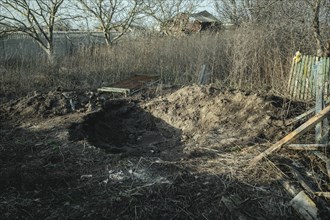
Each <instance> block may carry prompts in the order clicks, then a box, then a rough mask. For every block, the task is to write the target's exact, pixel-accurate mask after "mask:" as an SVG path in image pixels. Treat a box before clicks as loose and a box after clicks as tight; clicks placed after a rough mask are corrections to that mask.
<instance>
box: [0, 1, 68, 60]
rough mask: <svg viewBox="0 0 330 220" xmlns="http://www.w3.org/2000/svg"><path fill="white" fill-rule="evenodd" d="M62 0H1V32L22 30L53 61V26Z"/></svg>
mask: <svg viewBox="0 0 330 220" xmlns="http://www.w3.org/2000/svg"><path fill="white" fill-rule="evenodd" d="M63 2H64V0H34V1H31V0H1V2H0V25H1V26H3V29H2V32H3V33H13V32H23V33H26V34H28V35H29V36H31V37H32V38H33V39H34V40H35V41H36V42H37V43H38V45H39V46H40V47H41V48H42V49H43V50H44V51H45V52H46V54H47V56H48V60H49V61H50V62H52V63H53V62H54V61H55V60H54V26H55V23H56V20H57V18H58V16H59V11H60V7H61V6H62V4H63Z"/></svg>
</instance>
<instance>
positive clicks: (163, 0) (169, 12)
mask: <svg viewBox="0 0 330 220" xmlns="http://www.w3.org/2000/svg"><path fill="white" fill-rule="evenodd" d="M202 2H203V1H202V0H144V4H143V5H144V7H143V13H144V14H146V15H147V16H150V17H151V18H153V19H154V20H155V21H156V22H157V23H158V25H159V26H160V27H163V26H165V25H166V23H167V22H168V21H169V20H170V19H171V18H173V17H174V16H175V15H177V14H178V13H180V12H185V13H188V14H189V13H193V12H195V11H196V10H197V9H198V7H200V6H201V4H202Z"/></svg>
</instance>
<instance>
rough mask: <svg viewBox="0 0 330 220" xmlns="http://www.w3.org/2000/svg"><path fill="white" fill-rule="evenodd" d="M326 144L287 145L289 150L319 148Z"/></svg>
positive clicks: (324, 146) (326, 145)
mask: <svg viewBox="0 0 330 220" xmlns="http://www.w3.org/2000/svg"><path fill="white" fill-rule="evenodd" d="M329 146H330V145H328V144H289V145H288V146H287V148H288V149H290V150H313V151H314V150H320V149H325V148H327V147H329Z"/></svg>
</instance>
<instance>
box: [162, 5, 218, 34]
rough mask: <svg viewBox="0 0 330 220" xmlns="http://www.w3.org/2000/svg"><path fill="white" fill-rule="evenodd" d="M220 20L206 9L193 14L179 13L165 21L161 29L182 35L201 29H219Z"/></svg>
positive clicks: (197, 31) (167, 32) (166, 32)
mask: <svg viewBox="0 0 330 220" xmlns="http://www.w3.org/2000/svg"><path fill="white" fill-rule="evenodd" d="M221 27H222V24H221V22H220V21H219V20H218V19H217V18H216V17H215V16H213V15H212V14H211V13H209V12H208V11H201V12H199V13H195V14H187V13H180V14H178V15H176V16H175V17H173V18H172V19H170V20H169V21H167V22H166V24H165V25H164V27H163V28H162V31H163V33H164V34H166V35H173V36H182V35H188V34H193V33H199V32H202V31H219V30H220V29H221Z"/></svg>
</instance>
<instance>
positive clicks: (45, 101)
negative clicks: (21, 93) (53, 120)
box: [2, 89, 105, 118]
mask: <svg viewBox="0 0 330 220" xmlns="http://www.w3.org/2000/svg"><path fill="white" fill-rule="evenodd" d="M104 99H105V98H104V97H102V96H100V95H99V94H98V93H95V92H79V91H69V92H64V91H61V90H60V89H58V90H55V91H50V92H48V93H41V92H34V93H33V94H28V95H27V96H25V97H22V98H19V99H14V100H11V101H10V102H8V103H6V104H5V105H4V106H2V108H3V109H4V110H3V111H4V112H5V113H7V117H10V118H15V117H17V116H19V117H23V118H34V117H43V118H47V117H52V116H60V115H65V114H68V113H72V112H85V111H92V110H95V109H96V108H98V107H100V106H101V105H102V103H103V101H104Z"/></svg>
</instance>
